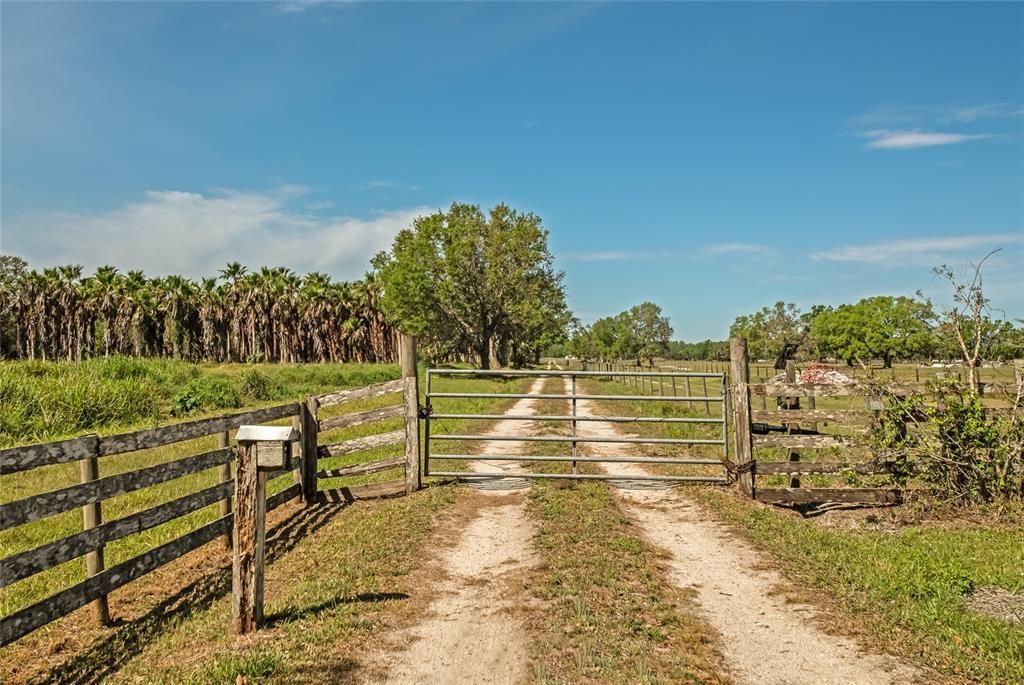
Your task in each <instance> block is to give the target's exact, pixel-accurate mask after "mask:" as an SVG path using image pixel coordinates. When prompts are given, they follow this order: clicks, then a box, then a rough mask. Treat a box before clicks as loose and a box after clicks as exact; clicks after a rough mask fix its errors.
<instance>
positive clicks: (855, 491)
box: [754, 488, 903, 504]
mask: <svg viewBox="0 0 1024 685" xmlns="http://www.w3.org/2000/svg"><path fill="white" fill-rule="evenodd" d="M754 499H756V500H757V501H758V502H768V503H775V504H787V503H788V504H801V503H807V504H810V503H815V502H848V503H853V504H899V503H900V502H901V501H902V499H903V493H902V492H901V491H899V490H893V489H888V488H794V489H789V488H758V489H757V492H756V493H755V494H754Z"/></svg>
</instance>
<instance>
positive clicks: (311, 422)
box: [299, 395, 320, 504]
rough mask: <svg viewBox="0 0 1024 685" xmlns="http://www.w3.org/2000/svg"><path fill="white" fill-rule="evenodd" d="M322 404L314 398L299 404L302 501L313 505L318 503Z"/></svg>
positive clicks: (311, 397)
mask: <svg viewBox="0 0 1024 685" xmlns="http://www.w3.org/2000/svg"><path fill="white" fill-rule="evenodd" d="M319 408H320V402H319V401H318V400H317V398H316V397H314V396H312V395H311V396H309V397H307V398H306V401H305V402H300V403H299V424H300V426H301V432H302V470H301V472H300V480H301V482H302V501H303V502H305V503H306V504H313V503H314V502H315V501H316V460H317V458H318V457H319V437H318V433H319V431H320V426H319V424H318V423H317V420H316V413H317V410H318V409H319Z"/></svg>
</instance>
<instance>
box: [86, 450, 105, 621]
mask: <svg viewBox="0 0 1024 685" xmlns="http://www.w3.org/2000/svg"><path fill="white" fill-rule="evenodd" d="M98 461H99V460H98V459H97V458H96V455H95V453H94V454H93V455H92V456H89V457H86V458H85V459H82V460H81V461H80V462H79V464H80V465H81V476H82V482H83V483H88V482H90V481H94V480H97V479H98V478H99V477H100V467H99V463H98ZM101 523H103V512H102V511H101V510H100V503H99V502H90V503H89V504H86V505H83V506H82V528H83V530H89V529H91V528H95V527H96V526H98V525H100V524H101ZM85 571H86V575H88V576H90V577H92V576H95V575H96V574H98V573H100V572H101V571H103V545H100V546H98V547H97V548H96V549H94V550H93V551H91V552H88V553H86V555H85ZM92 611H93V616H95V617H96V622H97V623H99V624H100V625H101V626H109V625H110V606H109V605H108V604H107V596H106V595H100V596H99V597H97V598H96V601H94V602H93V603H92Z"/></svg>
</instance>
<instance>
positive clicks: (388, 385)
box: [317, 378, 404, 407]
mask: <svg viewBox="0 0 1024 685" xmlns="http://www.w3.org/2000/svg"><path fill="white" fill-rule="evenodd" d="M403 385H404V384H403V383H402V379H401V378H399V379H398V380H394V381H387V382H385V383H377V384H375V385H368V386H366V387H365V388H354V389H352V390H339V391H338V392H331V393H327V394H326V395H320V396H319V397H317V400H318V401H319V402H320V406H321V407H328V406H330V405H332V404H340V403H341V402H351V401H352V400H363V399H366V398H368V397H380V396H381V395H387V394H389V393H393V392H401V391H402V387H403Z"/></svg>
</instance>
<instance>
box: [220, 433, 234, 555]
mask: <svg viewBox="0 0 1024 685" xmlns="http://www.w3.org/2000/svg"><path fill="white" fill-rule="evenodd" d="M217 447H221V448H224V447H231V433H229V432H228V431H222V432H220V433H217ZM229 480H231V462H228V463H226V464H221V465H220V466H218V467H217V482H218V483H227V482H228V481H229ZM230 513H231V497H230V495H229V496H228V497H225V498H224V499H222V500H221V501H220V516H221V518H224V517H225V516H227V515H228V514H230ZM224 546H225V547H227V548H228V550H230V549H231V531H230V530H229V531H228V532H227V535H225V536H224Z"/></svg>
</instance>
